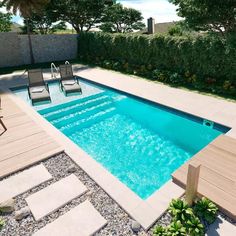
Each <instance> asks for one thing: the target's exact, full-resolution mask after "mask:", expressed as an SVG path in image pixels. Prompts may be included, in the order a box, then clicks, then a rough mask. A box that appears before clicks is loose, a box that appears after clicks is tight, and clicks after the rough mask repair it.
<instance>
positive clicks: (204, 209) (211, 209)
mask: <svg viewBox="0 0 236 236" xmlns="http://www.w3.org/2000/svg"><path fill="white" fill-rule="evenodd" d="M217 211H218V208H217V206H216V205H215V204H214V203H213V202H212V201H210V200H209V199H207V198H205V197H203V198H202V199H201V200H199V201H197V203H196V205H195V206H194V212H195V214H196V215H197V216H198V217H200V218H201V219H203V220H205V221H207V223H209V224H211V223H213V222H214V221H215V219H216V214H217Z"/></svg>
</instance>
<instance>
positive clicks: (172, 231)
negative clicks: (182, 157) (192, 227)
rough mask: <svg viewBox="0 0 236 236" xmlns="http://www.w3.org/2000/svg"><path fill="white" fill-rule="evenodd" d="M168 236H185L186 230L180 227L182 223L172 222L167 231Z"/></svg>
mask: <svg viewBox="0 0 236 236" xmlns="http://www.w3.org/2000/svg"><path fill="white" fill-rule="evenodd" d="M167 235H168V236H182V235H184V236H186V228H185V227H184V226H183V225H182V223H181V222H180V221H179V220H178V221H174V222H172V223H171V224H170V225H169V227H168V230H167Z"/></svg>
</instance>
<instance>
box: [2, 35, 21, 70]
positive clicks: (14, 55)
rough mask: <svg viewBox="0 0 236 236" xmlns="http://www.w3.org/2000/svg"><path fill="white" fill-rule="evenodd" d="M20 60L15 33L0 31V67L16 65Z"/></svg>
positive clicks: (17, 39)
mask: <svg viewBox="0 0 236 236" xmlns="http://www.w3.org/2000/svg"><path fill="white" fill-rule="evenodd" d="M19 61H20V50H19V38H18V36H17V33H0V67H7V66H18V65H19Z"/></svg>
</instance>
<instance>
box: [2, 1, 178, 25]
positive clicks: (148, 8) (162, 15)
mask: <svg viewBox="0 0 236 236" xmlns="http://www.w3.org/2000/svg"><path fill="white" fill-rule="evenodd" d="M117 2H120V3H122V4H123V5H124V6H126V7H132V8H135V9H137V10H139V11H141V12H142V14H143V17H144V22H145V23H146V21H147V18H149V17H153V18H154V19H155V22H157V23H161V22H171V21H178V20H180V19H181V18H180V17H178V16H177V14H176V6H175V5H173V4H171V3H169V2H168V0H117ZM1 11H2V9H1ZM12 21H13V22H16V23H19V24H23V20H22V18H21V17H19V16H14V17H13V19H12Z"/></svg>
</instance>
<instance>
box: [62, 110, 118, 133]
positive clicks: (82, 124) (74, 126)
mask: <svg viewBox="0 0 236 236" xmlns="http://www.w3.org/2000/svg"><path fill="white" fill-rule="evenodd" d="M115 110H116V108H115V107H111V108H108V109H106V110H103V111H100V112H97V113H95V114H94V115H92V116H89V117H87V118H84V119H81V120H79V121H75V122H74V123H71V124H68V125H67V126H64V127H62V128H61V129H60V130H61V131H62V132H63V133H64V134H65V135H67V136H71V135H73V134H74V133H76V132H78V131H79V130H82V129H84V128H86V127H90V126H92V125H93V124H94V123H98V122H100V121H102V120H104V119H107V118H109V117H111V116H112V115H113V114H114V113H115Z"/></svg>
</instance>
